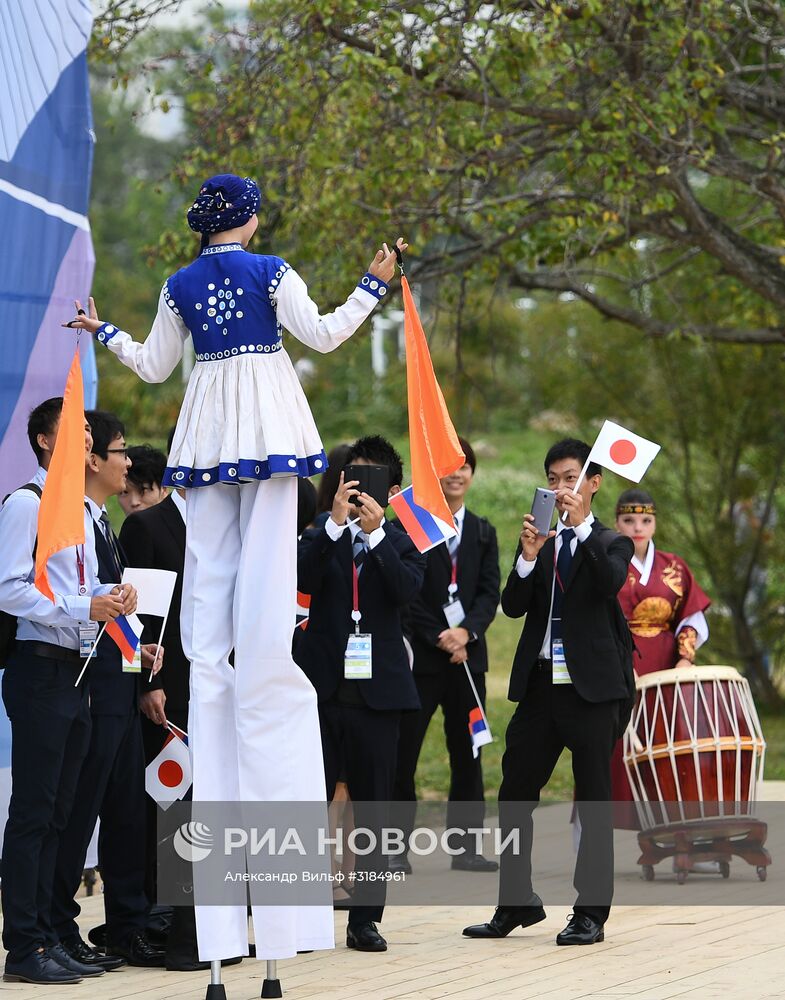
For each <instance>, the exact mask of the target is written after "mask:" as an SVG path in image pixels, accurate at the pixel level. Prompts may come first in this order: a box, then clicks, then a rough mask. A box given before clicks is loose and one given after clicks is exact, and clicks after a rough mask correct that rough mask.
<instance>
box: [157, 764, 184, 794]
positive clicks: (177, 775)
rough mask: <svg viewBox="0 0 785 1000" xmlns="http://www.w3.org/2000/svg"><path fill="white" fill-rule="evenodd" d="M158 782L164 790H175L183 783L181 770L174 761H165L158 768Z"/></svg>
mask: <svg viewBox="0 0 785 1000" xmlns="http://www.w3.org/2000/svg"><path fill="white" fill-rule="evenodd" d="M158 780H159V781H160V782H161V784H162V785H164V787H166V788H177V786H178V785H180V784H182V781H183V769H182V768H181V767H180V765H179V764H178V763H177V761H176V760H165V761H162V763H161V764H160V765H159V767H158Z"/></svg>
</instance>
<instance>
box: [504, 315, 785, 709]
mask: <svg viewBox="0 0 785 1000" xmlns="http://www.w3.org/2000/svg"><path fill="white" fill-rule="evenodd" d="M528 315H529V316H530V317H533V320H534V321H533V322H531V321H530V322H529V323H528V324H527V330H526V333H525V336H524V342H525V344H526V347H527V361H526V376H525V378H526V383H528V386H529V391H530V393H531V395H532V397H533V398H534V399H535V400H536V398H537V397H538V396H539V397H540V398H541V399H542V400H544V401H546V402H547V404H548V405H550V406H551V407H554V408H555V409H556V411H557V412H561V413H563V414H564V415H565V416H564V418H563V419H562V424H563V429H564V430H565V431H568V432H571V433H575V430H576V425H577V426H580V427H581V428H582V431H583V436H584V437H585V439H586V440H592V439H593V436H594V435H595V434H596V431H597V430H598V421H597V416H598V414H600V415H602V416H603V417H606V416H607V417H610V418H612V419H615V420H618V421H619V423H621V424H623V425H625V426H627V427H630V428H632V429H635V430H639V431H641V432H642V433H645V434H647V436H649V437H653V438H654V439H655V440H656V441H657V442H659V443H661V444H662V445H663V451H662V454H661V455H660V456H658V458H657V459H656V460H655V461H654V463H653V465H652V467H651V469H650V470H649V472H648V473H647V475H646V479H645V481H644V483H643V486H644V487H645V488H646V489H649V490H650V491H651V492H652V494H653V495H654V497H655V500H656V501H657V505H658V510H659V514H658V531H657V545H658V546H659V547H661V548H663V549H665V550H666V551H673V552H676V553H678V554H679V555H682V556H684V557H685V558H686V559H687V561H688V562H689V564H690V565H691V567H692V569H693V570H694V572H695V573H696V576H697V579H698V581H699V582H700V583H701V584H702V585H703V587H704V589H706V590H707V591H708V592H709V594H710V595H711V596H712V598H713V600H714V608H713V609H712V613H711V616H710V621H711V632H712V635H711V640H710V642H711V649H712V651H713V654H714V656H715V657H718V658H719V659H720V662H731V663H735V664H736V665H738V666H739V667H740V668H741V669H742V670H743V671H744V673H745V674H746V675H747V677H748V678H749V680H750V683H751V684H752V686H753V689H754V690H755V692H756V694H757V695H758V696H759V697H761V698H763V699H764V700H766V701H767V702H768V703H769V704H770V705H777V706H780V707H781V705H782V700H781V697H780V695H779V693H778V691H777V688H776V686H775V684H774V683H773V680H772V677H771V676H770V673H769V669H768V663H767V655H766V654H767V653H773V654H774V657H773V658H776V657H777V656H781V655H782V652H783V641H782V636H783V634H785V588H783V581H782V577H781V573H779V569H778V568H779V566H781V565H782V562H783V559H785V537H783V533H782V532H781V531H780V532H773V531H772V528H773V527H774V526H775V525H776V523H777V521H778V520H780V521H781V517H782V513H783V510H785V508H783V505H782V503H781V501H780V502H779V504H778V502H777V498H778V494H779V492H781V488H782V483H783V480H784V479H785V429H783V427H782V421H781V419H780V417H779V414H780V411H781V407H780V384H781V373H780V364H779V355H780V351H779V349H777V348H773V347H770V346H765V345H752V346H750V345H727V344H717V343H716V342H713V341H701V340H698V339H689V340H687V339H684V340H681V341H679V342H675V343H674V342H670V341H668V342H662V341H657V340H655V341H648V340H645V339H643V338H640V337H638V336H636V335H635V334H634V333H633V332H632V331H630V330H629V328H625V327H624V326H623V325H621V324H617V323H612V324H607V323H602V322H598V320H597V318H596V316H595V315H594V314H592V313H591V311H590V310H588V309H587V307H586V305H585V304H584V303H581V302H579V301H575V302H572V303H552V304H547V303H541V304H540V305H539V306H538V308H537V309H535V310H534V311H533V312H531V313H529V314H528ZM565 328H566V333H564V332H561V331H564V330H565ZM556 331H559V333H558V334H557V333H556ZM557 336H558V341H557ZM557 344H558V346H557ZM560 429H561V428H560ZM614 478H615V477H613V478H612V477H610V476H606V479H608V480H609V482H608V483H606V484H605V485H604V487H603V490H602V492H601V494H600V497H599V514H600V516H601V518H602V520H604V521H605V522H606V523H612V522H613V516H614V509H613V504H614V502H615V497H616V495H617V488H618V490H621V489H624V488H626V486H628V485H629V484H627V483H625V482H624V481H616V482H614ZM704 662H705V661H704ZM715 662H716V660H715Z"/></svg>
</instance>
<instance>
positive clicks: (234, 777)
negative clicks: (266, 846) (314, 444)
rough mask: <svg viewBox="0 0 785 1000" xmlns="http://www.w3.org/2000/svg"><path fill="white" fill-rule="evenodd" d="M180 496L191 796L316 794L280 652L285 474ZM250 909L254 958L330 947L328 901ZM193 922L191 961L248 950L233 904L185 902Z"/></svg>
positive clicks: (307, 733)
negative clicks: (195, 949)
mask: <svg viewBox="0 0 785 1000" xmlns="http://www.w3.org/2000/svg"><path fill="white" fill-rule="evenodd" d="M186 496H187V500H186V503H187V512H186V513H187V532H186V535H187V541H186V559H185V574H184V579H183V603H182V618H181V625H182V638H183V649H184V651H185V655H186V656H187V657H188V659H189V660H190V661H191V703H190V711H189V727H188V728H189V742H190V745H191V747H192V753H193V798H194V801H203V802H228V801H243V802H265V801H283V802H286V801H290V802H297V801H312V802H323V801H324V800H325V785H324V764H323V760H322V747H321V738H320V735H319V714H318V709H317V701H316V692H315V691H314V689H313V687H312V686H311V684H310V682H309V681H308V679H307V678H306V677H305V675H304V674H303V673H302V671H301V670H300V669H299V667H298V666H297V665H296V664H295V663H294V661H293V660H292V656H291V642H292V630H293V627H294V622H295V608H296V593H297V527H296V513H297V479H296V477H294V476H291V477H289V476H287V477H284V478H280V479H270V480H267V481H264V482H259V483H247V484H243V485H242V486H224V485H221V484H216V485H213V486H207V487H203V488H199V489H192V490H188V491H187V494H186ZM232 649H234V668H232V667H231V666H230V664H229V654H230V652H231V650H232ZM253 920H254V938H255V941H256V949H257V951H256V953H257V956H258V957H259V958H260V959H279V958H290V957H292V956H293V955H295V954H296V953H297V952H298V951H305V950H311V949H314V950H315V949H320V948H333V947H334V946H335V942H334V932H333V913H332V907H330V906H275V907H264V906H255V907H254V908H253ZM196 931H197V941H198V945H199V957H200V959H201V960H202V961H211V960H214V959H219V958H229V957H232V956H234V955H247V954H248V920H247V911H246V908H245V907H244V906H197V907H196Z"/></svg>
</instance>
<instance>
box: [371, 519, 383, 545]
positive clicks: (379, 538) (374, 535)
mask: <svg viewBox="0 0 785 1000" xmlns="http://www.w3.org/2000/svg"><path fill="white" fill-rule="evenodd" d="M383 541H384V528H383V527H382V525H381V524H380V525H379V527H378V528H374V529H373V531H372V532H371V533H370V535H368V548H369V549H375V548H376V546H377V545H378V544H379V542H383Z"/></svg>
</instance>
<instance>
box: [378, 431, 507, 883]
mask: <svg viewBox="0 0 785 1000" xmlns="http://www.w3.org/2000/svg"><path fill="white" fill-rule="evenodd" d="M459 441H460V444H461V448H462V449H463V453H464V455H465V456H466V462H465V464H464V465H463V466H462V467H461V468H460V469H458V470H457V471H456V472H453V473H452V474H451V475H449V476H447V477H446V478H445V479H443V480H442V481H441V483H442V490H443V491H444V496H445V499H446V500H447V503H448V504H449V507H450V511H451V512H452V515H453V517H454V519H455V525H456V528H457V531H458V535H457V536H456V537H455V538H453V539H450V541H449V542H448V544H447V545H437V546H436V548H434V549H431V551H430V552H428V553H427V555H426V568H425V580H424V582H423V586H422V590H421V591H420V593H419V595H418V596H417V597H416V598H415V600H414V601H412V603H411V604H410V605H409V613H408V621H407V625H408V631H409V635H410V639H411V643H412V649H413V652H414V668H413V669H414V681H415V684H416V685H417V693H418V694H419V696H420V703H421V705H422V708H421V709H420V711H419V712H411V713H407V714H406V715H404V717H403V719H402V720H401V735H400V739H399V741H398V764H397V768H396V774H395V794H394V798H395V800H396V801H400V802H411V803H412V808H411V810H407V816H406V819H405V823H404V825H405V827H406V829H405V830H404V833H405V835H406V838H407V840H408V837H409V836H410V835H411V831H412V828H413V826H414V815H415V808H416V805H415V803H416V799H417V796H416V792H415V784H414V776H415V771H416V769H417V760H418V758H419V756H420V749H421V747H422V743H423V740H424V739H425V734H426V732H427V730H428V725H429V723H430V721H431V718H432V716H433V713H434V712H435V711H436V708H437V707H438V706H439V705H441V707H442V711H443V712H444V735H445V737H446V740H447V751H448V753H449V755H450V795H449V800H450V802H451V803H458V802H461V803H472V805H471V806H468V805H463V806H461V807H459V810H458V812H459V815H455V813H454V810H451V809H450V808H448V811H447V826H448V827H456V826H457V827H462V828H466V827H472V828H475V829H480V828H482V825H483V819H484V816H485V802H484V793H483V780H482V763H481V760H480V757H479V755H478V756H477V757H475V756H474V754H473V753H472V741H471V737H470V735H469V728H468V722H469V712H470V711H471V709H473V708H474V707H475V706H476V701H475V698H474V693H473V691H472V689H471V685H470V684H469V680H468V678H467V677H466V671H465V668H464V666H463V664H464V662H468V664H469V669H470V671H471V673H472V678H473V680H474V684H475V687H476V689H477V693H478V694H479V696H480V699H481V701H482V704H483V707H484V706H485V673H486V671H487V670H488V647H487V645H486V642H485V633H486V631H487V629H488V627H489V625H490V624H491V622H492V621H493V619H494V617H495V615H496V609H497V607H498V605H499V582H500V581H499V547H498V544H497V541H496V531H495V529H494V528H493V526H492V525H490V524H489V523H488V521H486V520H485V519H484V518H480V517H478V516H477V515H476V514H473V513H472V512H471V511H470V510H467V509H466V506H465V504H464V499H465V496H466V492H467V490H468V489H469V487H470V486H471V483H472V478H473V476H474V472H475V469H476V468H477V459H476V458H475V455H474V450H473V448H472V446H471V445H470V444H469V442H468V441H465V440H464V439H463V438H459ZM457 602H460V603H459V604H458V603H457ZM447 604H452V605H454V606H455V607H460V608H461V609H462V611H463V615H462V617H461V620H460V621H457V620H454V621H453V624H450V623H449V622H448V621H447V618H446V614H447V613H448V611H446V610H445V605H447ZM452 846H453V847H454V848H456V849H459V848H460V849H462V850H463V852H464V853H463V854H459V855H456V856H455V857H453V859H452V867H453V868H457V869H460V870H462V871H472V872H489V871H490V872H495V871H496V869H497V868H498V867H499V866H498V864H497V863H496V862H495V861H490V860H487V859H486V858H484V857H483V856H482V855H481V854H478V853H477V850H476V847H475V841H474V839H473V838H469V839H467V840H466V841H465V842H464V843H462V844H461V843H459V842H457V840H454V841H453V844H452ZM390 868H391V869H392V870H393V871H404V872H407V873H408V872H410V871H411V865H410V864H409V860H408V858H407V857H406V856H405V855H398V856H394V857H392V858H391V859H390Z"/></svg>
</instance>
